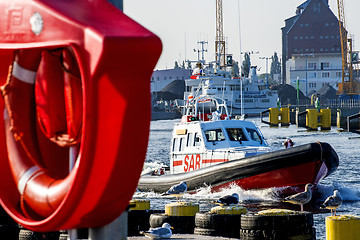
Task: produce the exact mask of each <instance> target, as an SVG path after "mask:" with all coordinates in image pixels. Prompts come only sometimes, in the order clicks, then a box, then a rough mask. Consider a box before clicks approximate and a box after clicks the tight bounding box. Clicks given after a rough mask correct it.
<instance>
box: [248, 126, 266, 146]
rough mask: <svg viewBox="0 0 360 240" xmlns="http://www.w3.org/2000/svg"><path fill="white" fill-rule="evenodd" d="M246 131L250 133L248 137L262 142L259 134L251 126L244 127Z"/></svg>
mask: <svg viewBox="0 0 360 240" xmlns="http://www.w3.org/2000/svg"><path fill="white" fill-rule="evenodd" d="M246 131H247V132H248V133H249V135H250V138H251V139H252V140H254V141H256V142H260V143H261V142H262V139H261V136H260V134H259V133H258V132H257V131H256V130H255V129H252V128H246Z"/></svg>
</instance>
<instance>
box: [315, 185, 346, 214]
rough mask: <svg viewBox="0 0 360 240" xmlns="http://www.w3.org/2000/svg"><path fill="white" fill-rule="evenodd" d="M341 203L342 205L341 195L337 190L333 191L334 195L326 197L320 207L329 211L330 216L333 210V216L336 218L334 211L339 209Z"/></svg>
mask: <svg viewBox="0 0 360 240" xmlns="http://www.w3.org/2000/svg"><path fill="white" fill-rule="evenodd" d="M341 203H342V198H341V195H340V193H339V191H338V190H335V191H334V194H333V195H332V196H330V197H328V198H327V199H326V200H325V202H324V203H323V204H322V205H321V206H320V207H321V208H326V209H330V211H331V216H332V215H333V210H334V216H336V209H337V208H338V207H340V205H341Z"/></svg>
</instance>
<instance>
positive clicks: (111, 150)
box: [0, 0, 162, 232]
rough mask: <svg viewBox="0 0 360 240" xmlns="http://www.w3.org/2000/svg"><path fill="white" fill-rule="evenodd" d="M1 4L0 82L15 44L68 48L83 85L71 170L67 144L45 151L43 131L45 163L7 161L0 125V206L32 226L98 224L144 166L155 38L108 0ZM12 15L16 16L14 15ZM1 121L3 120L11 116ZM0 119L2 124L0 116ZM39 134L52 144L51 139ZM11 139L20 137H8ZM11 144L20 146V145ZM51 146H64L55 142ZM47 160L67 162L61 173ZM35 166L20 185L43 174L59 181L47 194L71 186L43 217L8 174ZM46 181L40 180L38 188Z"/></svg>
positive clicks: (113, 213) (126, 195) (118, 205)
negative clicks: (78, 133)
mask: <svg viewBox="0 0 360 240" xmlns="http://www.w3.org/2000/svg"><path fill="white" fill-rule="evenodd" d="M0 5H1V6H2V9H5V10H6V9H8V10H9V11H5V12H4V14H2V15H0V19H1V21H0V25H1V26H2V27H3V28H4V29H5V28H6V29H7V31H6V33H4V34H1V35H0V56H1V57H0V62H1V64H0V85H3V84H5V82H6V77H7V76H6V75H7V71H8V67H9V66H10V65H12V62H13V56H14V52H16V51H18V50H19V49H36V48H43V49H55V48H59V47H71V48H72V49H73V50H74V56H75V59H76V60H77V62H78V64H79V68H80V71H81V79H82V81H81V83H82V89H83V100H82V106H83V111H82V113H83V119H82V120H83V121H82V125H81V136H80V147H79V152H78V156H77V161H76V163H75V165H74V168H73V170H72V171H71V172H70V174H69V169H68V168H67V167H68V166H67V165H68V158H69V152H68V150H67V149H66V148H67V147H63V148H64V149H66V150H67V151H65V152H66V157H64V158H61V157H60V156H59V155H60V154H64V151H59V152H60V153H59V154H58V152H52V151H50V149H51V147H49V148H43V147H42V146H44V145H43V141H42V140H43V138H45V137H43V138H42V139H38V141H39V143H40V142H41V145H40V146H41V149H40V152H41V154H42V156H46V157H44V158H43V159H42V160H44V163H42V162H40V163H39V164H37V163H33V162H32V161H30V158H28V157H27V156H25V157H26V159H27V160H29V161H28V162H26V164H27V165H25V168H24V167H23V166H24V165H22V164H21V165H20V166H18V165H16V166H15V165H10V161H9V156H10V155H12V154H14V153H15V152H14V151H11V152H10V151H9V149H10V147H9V145H8V144H7V143H6V135H9V136H12V138H13V134H12V133H11V134H10V133H9V132H8V133H6V132H5V130H8V128H7V129H5V128H4V127H1V128H0V146H1V149H2V151H0V181H1V182H3V183H6V184H1V186H0V203H1V206H2V207H3V209H4V210H5V211H6V212H7V213H8V214H9V215H10V216H11V217H12V218H13V219H14V220H15V221H16V222H17V223H18V224H20V225H22V226H24V227H25V228H27V229H30V230H33V231H36V232H49V231H56V230H60V229H74V228H90V227H91V228H95V227H100V226H104V225H106V224H108V223H110V222H111V221H113V220H115V219H116V218H117V217H118V216H119V215H120V214H121V213H122V212H123V211H124V210H125V209H126V207H127V206H128V203H129V200H130V199H131V197H132V196H133V193H134V191H135V189H136V186H137V183H138V179H139V177H140V174H141V171H142V167H143V163H144V159H145V156H146V146H147V143H148V137H149V129H150V120H151V104H150V103H151V95H150V94H151V91H150V79H151V74H152V72H153V69H154V68H155V65H156V62H157V60H158V59H159V57H160V53H161V49H162V44H161V40H160V39H159V38H158V37H157V36H156V35H154V34H153V33H151V32H150V31H148V30H147V29H146V28H144V27H143V26H141V25H139V24H138V23H136V22H135V21H133V20H132V19H130V18H129V17H128V16H126V15H125V14H124V13H123V12H121V11H119V10H118V9H117V8H115V7H114V6H113V5H112V4H111V3H109V2H108V1H106V0H94V1H90V2H89V1H88V0H76V1H71V2H61V1H52V2H51V3H49V2H48V1H43V0H34V1H19V2H17V3H16V6H17V7H16V8H15V9H14V3H13V1H11V0H4V1H1V3H0ZM13 10H14V11H15V12H14V11H13ZM14 13H15V15H14ZM18 15H21V19H18V18H16V16H18ZM34 16H36V17H37V19H35V20H39V21H36V23H38V24H39V25H42V26H43V28H37V29H35V30H37V31H32V30H33V29H30V27H31V24H29V20H30V19H34V18H33V17H34ZM34 22H35V21H34ZM139 59H146V61H143V62H142V64H141V69H140V67H139V65H138V64H135V63H137V62H138V61H139ZM139 86H141V87H139ZM134 90H136V97H134ZM26 92H31V91H25V93H26ZM25 99H33V98H30V97H25V96H24V95H22V96H21V98H16V99H15V100H16V101H23V103H24V104H27V103H26V102H25V101H24V100H25ZM23 103H22V102H21V103H19V105H21V104H23ZM139 106H140V108H139ZM23 108H24V109H26V107H23ZM3 110H4V102H3V101H0V111H3ZM139 110H141V112H139ZM138 116H141V117H138ZM44 123H45V122H44ZM7 124H8V125H7V126H8V127H9V126H10V120H9V119H8V120H7ZM0 125H2V126H4V125H5V122H4V119H3V118H1V119H0ZM31 129H33V128H31ZM33 130H34V131H35V130H36V131H38V128H36V129H33ZM31 136H32V135H31ZM39 136H41V135H40V134H39V135H38V137H39ZM23 137H26V136H23ZM39 138H40V137H39ZM45 139H46V143H48V145H51V146H52V147H54V145H55V144H54V143H53V142H51V141H50V140H49V139H48V138H45ZM40 140H41V141H40ZM44 142H45V141H44ZM12 143H13V144H20V143H19V142H16V141H14V139H13V140H12ZM13 146H14V145H13ZM14 147H17V148H18V149H22V148H21V146H20V147H19V146H18V145H15V146H14ZM54 148H56V149H62V148H60V147H58V146H57V145H55V147H54ZM19 152H21V151H19ZM24 154H25V153H24ZM11 157H14V156H11ZM19 158H20V159H23V157H22V156H19ZM48 159H49V161H47V160H48ZM49 163H50V164H54V165H55V166H60V167H63V168H64V169H66V175H65V174H64V175H65V176H57V175H56V174H58V173H57V171H52V172H50V170H51V169H56V168H53V167H52V168H43V166H47V165H48V164H49ZM65 163H66V165H65ZM33 166H37V167H39V168H40V169H41V170H42V169H43V170H44V172H45V173H46V174H43V173H41V174H40V175H36V178H35V179H34V177H35V175H33V177H32V178H31V180H30V181H25V180H26V178H24V179H25V180H24V181H23V182H25V183H27V184H26V185H25V188H26V189H25V192H27V191H29V188H31V187H34V186H30V185H32V184H33V183H34V181H35V180H39V178H40V177H44V176H45V177H53V178H54V179H56V180H59V181H55V182H54V183H53V184H51V189H52V190H54V191H52V192H51V194H55V195H56V192H57V190H58V188H57V186H56V185H60V183H61V184H63V185H68V186H67V187H68V188H67V189H69V190H68V191H67V192H66V193H64V194H65V195H64V198H60V199H61V202H60V203H58V202H56V205H54V206H58V207H57V208H56V209H55V207H52V208H51V211H49V212H48V213H50V215H49V216H48V217H42V216H40V215H39V214H38V213H34V210H33V209H32V208H30V207H29V205H28V203H27V202H25V203H26V205H24V206H25V208H26V209H25V210H26V211H27V214H25V213H24V211H23V210H22V209H21V207H20V205H21V204H20V198H21V196H20V193H19V190H18V186H17V185H18V184H17V183H18V182H19V180H20V176H17V177H14V176H13V174H12V172H15V171H16V172H20V174H21V175H22V174H23V173H25V172H26V171H27V170H28V169H30V168H31V167H33ZM15 167H16V168H17V167H22V169H20V170H19V169H15ZM37 167H34V168H33V171H35V172H36V171H37ZM124 169H125V171H124ZM64 172H65V171H64ZM28 173H29V172H28ZM29 175H31V174H29ZM55 175H56V176H55ZM70 178H72V179H73V181H70V180H71V179H70ZM47 179H49V178H47ZM69 179H70V180H69ZM42 182H45V181H43V180H42ZM67 183H68V184H67ZM47 188H48V187H47V186H42V185H39V186H38V190H39V191H43V190H46V189H47ZM46 191H48V190H46ZM54 192H55V193H54ZM25 200H26V198H25ZM42 200H43V201H42V202H41V204H44V205H46V206H47V207H49V208H50V206H49V204H48V200H47V198H44V199H42ZM50 200H51V201H52V200H53V199H51V198H50ZM57 204H58V205H57ZM54 209H55V210H54ZM48 213H47V214H48ZM47 214H44V215H47Z"/></svg>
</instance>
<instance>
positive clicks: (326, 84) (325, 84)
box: [322, 82, 330, 86]
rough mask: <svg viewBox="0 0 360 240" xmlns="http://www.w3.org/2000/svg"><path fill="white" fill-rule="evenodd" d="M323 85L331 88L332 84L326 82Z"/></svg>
mask: <svg viewBox="0 0 360 240" xmlns="http://www.w3.org/2000/svg"><path fill="white" fill-rule="evenodd" d="M322 85H323V86H329V85H330V83H328V82H324V83H323V84H322Z"/></svg>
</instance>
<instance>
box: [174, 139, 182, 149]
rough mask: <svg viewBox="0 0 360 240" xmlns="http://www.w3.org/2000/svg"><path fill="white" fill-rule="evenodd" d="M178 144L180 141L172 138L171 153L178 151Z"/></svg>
mask: <svg viewBox="0 0 360 240" xmlns="http://www.w3.org/2000/svg"><path fill="white" fill-rule="evenodd" d="M179 144H180V139H179V138H174V144H173V152H175V151H178V150H179V149H180V148H179Z"/></svg>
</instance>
